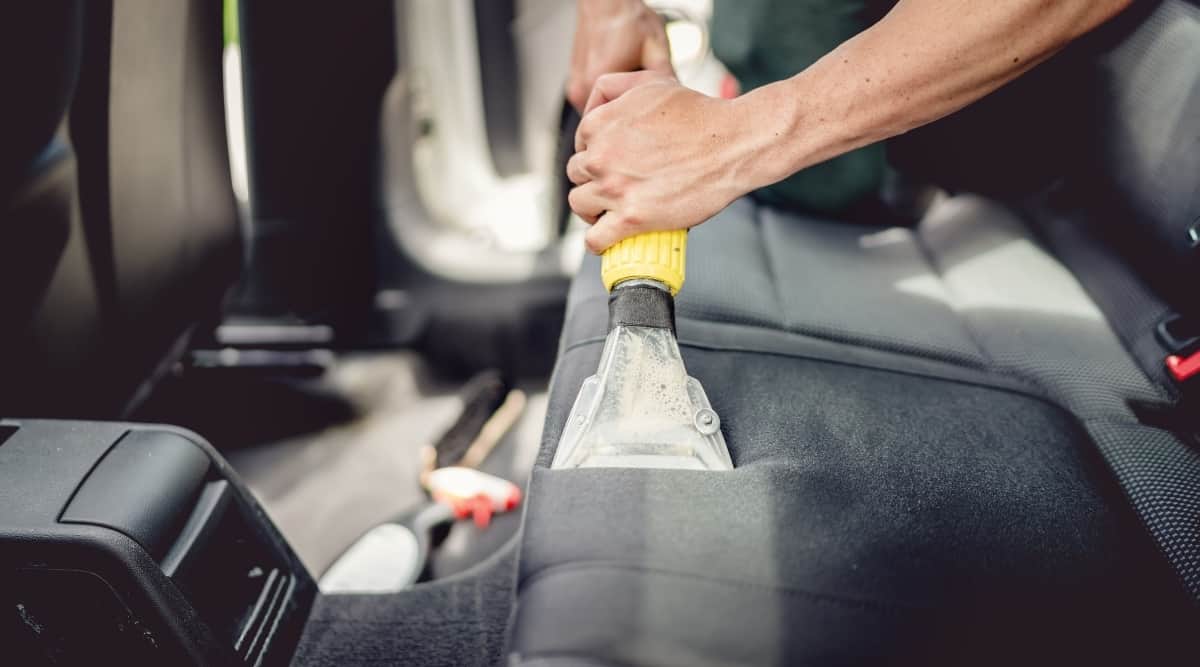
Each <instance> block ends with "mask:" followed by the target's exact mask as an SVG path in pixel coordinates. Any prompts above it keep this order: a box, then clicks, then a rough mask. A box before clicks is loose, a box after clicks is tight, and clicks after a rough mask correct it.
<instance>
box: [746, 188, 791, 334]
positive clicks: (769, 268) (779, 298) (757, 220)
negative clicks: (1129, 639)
mask: <svg viewBox="0 0 1200 667" xmlns="http://www.w3.org/2000/svg"><path fill="white" fill-rule="evenodd" d="M751 220H753V222H754V225H755V226H756V227H758V234H756V235H755V236H756V238H757V239H758V247H759V250H760V251H761V252H762V256H763V268H764V269H765V271H766V274H767V283H768V284H770V285H771V298H772V299H774V306H775V312H777V313H779V325H780V326H781V327H783V328H784V329H788V330H790V329H791V326H792V323H791V322H790V321H788V317H787V312H786V311H785V310H784V309H783V295H782V294H781V293H780V291H779V280H778V274H777V273H776V271H775V262H774V261H773V260H772V259H771V251H770V248H768V247H767V226H766V224H765V223H764V222H763V219H762V209H761V208H760V207H759V206H758V204H755V205H754V216H753V217H752V218H751Z"/></svg>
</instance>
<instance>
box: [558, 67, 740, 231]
mask: <svg viewBox="0 0 1200 667" xmlns="http://www.w3.org/2000/svg"><path fill="white" fill-rule="evenodd" d="M734 104H735V103H734V102H733V101H730V100H722V99H718V98H713V97H708V96H706V95H703V94H701V93H698V92H695V91H693V90H691V89H689V88H685V87H684V86H682V85H680V83H679V82H678V81H676V80H675V78H674V77H671V76H668V75H665V74H661V73H658V72H649V71H645V72H631V73H624V74H607V75H605V76H602V77H600V78H599V79H598V80H597V81H596V86H595V87H594V88H593V89H592V94H591V97H590V98H589V99H588V103H587V107H586V110H585V112H584V117H583V121H582V122H581V123H580V125H579V131H578V132H577V133H576V135H575V150H576V153H575V155H574V156H573V157H572V158H571V159H570V161H569V162H568V163H567V177H568V178H570V179H571V182H572V183H574V184H575V185H576V186H577V187H575V188H573V189H572V190H571V193H570V195H569V197H568V201H569V202H570V205H571V209H572V210H574V211H575V213H577V214H578V215H579V217H581V218H583V219H584V220H585V221H587V222H588V223H592V227H591V228H590V229H589V230H588V232H587V246H588V249H589V250H591V251H592V252H594V253H600V252H603V251H604V250H605V249H606V248H608V247H609V246H611V245H613V244H614V243H616V242H617V241H620V240H621V239H623V238H625V237H628V236H632V235H634V234H639V233H642V232H648V231H653V230H665V229H684V228H689V227H693V226H695V225H698V224H700V223H702V222H704V221H705V220H707V219H709V218H710V217H712V216H713V215H715V214H716V213H717V212H718V211H720V210H721V209H723V208H725V207H726V206H728V205H729V203H730V202H732V201H733V200H734V199H736V198H737V197H739V196H741V195H743V194H745V193H746V192H749V191H750V189H752V187H750V186H746V185H743V184H742V182H741V181H742V180H743V178H742V176H741V174H740V173H739V172H740V171H742V169H741V167H742V165H743V164H745V163H746V162H747V160H748V158H749V156H750V155H752V152H753V148H752V147H751V146H750V145H749V144H750V143H751V142H749V141H747V139H748V138H749V135H750V133H749V132H748V131H747V129H746V128H747V127H748V125H749V124H748V123H745V122H743V121H742V119H741V116H743V115H744V114H742V113H740V112H739V110H738V109H736V108H735V106H734Z"/></svg>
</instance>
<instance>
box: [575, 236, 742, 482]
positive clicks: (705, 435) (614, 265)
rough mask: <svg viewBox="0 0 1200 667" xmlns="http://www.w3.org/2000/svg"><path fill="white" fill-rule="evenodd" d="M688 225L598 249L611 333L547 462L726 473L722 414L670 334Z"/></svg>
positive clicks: (730, 465) (729, 464)
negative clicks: (691, 372)
mask: <svg viewBox="0 0 1200 667" xmlns="http://www.w3.org/2000/svg"><path fill="white" fill-rule="evenodd" d="M686 249H687V232H686V231H685V230H677V231H671V232H651V233H647V234H641V235H638V236H634V237H631V238H628V239H625V240H624V241H621V242H620V243H618V244H616V245H614V246H613V247H612V248H609V249H608V250H607V251H605V253H604V255H603V257H602V258H601V269H600V276H601V279H602V280H603V281H604V286H605V288H606V289H607V290H608V291H609V298H608V318H609V321H608V337H607V338H606V339H605V342H604V351H603V353H602V354H601V357H600V368H599V369H598V370H597V371H596V374H595V375H593V376H591V377H589V378H588V379H586V380H584V382H583V386H582V387H581V388H580V390H579V395H578V396H577V397H576V399H575V405H574V406H573V407H572V408H571V414H570V417H569V418H568V419H567V423H566V426H565V427H564V428H563V433H562V437H561V438H560V439H559V441H558V450H557V452H556V453H555V456H554V462H553V463H552V464H551V467H552V468H675V469H690V470H732V469H733V461H732V459H730V457H729V449H728V447H726V445H725V438H724V436H722V435H721V419H720V418H719V417H718V416H717V413H716V411H714V410H713V408H712V405H711V404H710V403H709V402H708V396H707V395H705V393H704V388H703V387H702V386H700V382H699V381H697V380H696V378H693V377H690V376H688V374H687V369H686V368H684V365H683V358H682V357H681V356H680V354H679V345H678V343H677V342H676V339H675V295H676V294H677V293H678V292H679V289H680V288H681V287H682V286H683V279H684V266H685V261H686Z"/></svg>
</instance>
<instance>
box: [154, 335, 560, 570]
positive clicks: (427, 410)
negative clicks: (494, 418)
mask: <svg viewBox="0 0 1200 667" xmlns="http://www.w3.org/2000/svg"><path fill="white" fill-rule="evenodd" d="M464 382H465V380H464V379H455V378H446V377H442V376H440V375H439V374H438V373H437V372H436V371H435V370H434V369H432V368H430V367H429V365H428V364H426V363H425V362H424V361H423V359H422V358H421V356H420V355H419V354H416V353H414V352H407V351H402V352H369V353H354V354H346V355H339V356H337V357H335V358H334V360H333V361H332V363H331V364H329V366H328V369H327V370H326V372H325V373H324V374H323V375H322V376H320V377H316V378H310V379H289V380H281V379H278V378H275V379H269V378H255V377H250V378H246V377H244V376H242V377H238V376H236V375H231V374H225V375H222V374H220V373H211V372H210V374H209V375H208V377H204V376H202V377H199V378H187V377H186V376H185V377H184V379H175V380H173V381H172V382H171V383H169V385H168V386H167V387H164V388H162V389H160V391H159V392H158V396H156V397H155V398H154V399H152V401H151V403H150V405H149V406H148V408H147V409H146V410H143V413H144V414H142V415H139V417H140V418H142V419H146V420H153V421H168V422H170V423H180V424H183V425H186V426H188V427H190V428H193V429H194V430H196V431H198V432H199V433H200V434H201V435H204V436H206V437H207V438H208V439H209V440H211V441H213V442H214V444H215V445H217V447H218V448H219V449H223V450H224V451H223V453H224V454H225V456H226V458H227V459H228V460H229V462H230V464H231V465H232V466H233V467H234V469H236V470H237V471H238V473H239V474H240V475H241V477H242V479H243V481H244V482H245V483H246V485H247V486H248V487H249V488H250V489H251V491H252V492H253V493H254V494H255V496H256V497H257V499H258V500H259V502H260V503H261V504H262V505H263V507H264V509H265V510H266V511H267V513H268V514H269V515H270V516H271V518H272V519H273V520H274V521H275V523H276V525H277V526H278V527H279V529H280V531H281V532H282V533H283V535H284V536H285V537H286V538H287V539H288V541H289V542H290V544H291V545H292V548H293V549H295V551H296V553H297V554H298V555H299V557H300V559H301V560H302V561H303V562H304V564H305V565H306V566H307V567H308V569H309V571H310V572H311V573H312V575H313V577H314V578H320V576H321V574H322V573H324V572H325V570H326V569H328V567H329V566H330V565H331V564H332V563H333V561H334V560H335V559H336V558H337V557H338V556H339V555H340V554H341V553H342V552H343V551H345V549H346V548H348V547H349V546H350V545H351V544H353V543H354V541H355V540H356V539H357V538H358V537H359V536H360V535H362V534H363V533H365V532H366V531H367V530H369V529H371V528H373V527H374V526H377V525H379V524H381V523H384V522H387V521H389V520H391V519H393V518H396V517H398V516H400V515H402V514H404V513H406V512H410V511H412V510H414V509H415V508H417V507H419V506H420V505H422V504H423V503H425V502H427V496H426V495H425V493H424V491H423V490H422V489H421V487H420V483H419V480H418V476H419V473H420V466H421V464H420V449H421V447H422V446H423V445H428V444H432V443H433V442H435V441H436V440H437V439H438V438H439V436H441V435H442V434H443V433H444V432H445V431H446V430H447V429H448V428H449V427H450V426H451V424H453V422H454V420H455V419H456V418H457V417H458V415H459V413H460V411H461V410H462V407H463V403H462V399H461V398H460V396H459V391H460V389H461V387H462V385H463V383H464ZM518 388H520V389H522V390H523V391H525V392H526V394H527V396H528V400H527V402H526V406H525V409H524V411H523V412H522V414H521V416H520V418H519V419H518V420H517V422H516V423H515V424H514V425H513V427H512V428H511V429H510V430H509V432H508V433H506V434H505V436H504V437H503V438H502V439H501V441H500V442H499V443H498V444H497V446H496V448H495V450H493V452H492V453H491V454H490V455H489V456H488V457H487V459H485V460H484V462H483V464H482V466H481V468H482V469H483V470H484V471H486V472H489V473H491V474H494V475H497V476H500V477H503V478H505V479H508V480H510V481H512V482H513V483H515V484H517V485H518V486H520V487H522V488H524V486H525V483H526V482H527V480H528V475H529V470H530V469H531V468H532V466H533V461H534V458H535V457H536V455H537V448H538V439H539V437H540V435H541V429H542V421H543V419H544V416H545V410H546V394H545V382H544V381H524V382H522V383H519V384H518ZM187 406H202V407H195V408H193V409H191V410H188V409H187ZM184 413H186V414H184ZM231 413H232V415H231ZM218 415H221V416H223V417H224V419H223V420H221V421H220V422H219V423H220V427H219V430H218V426H217V425H216V423H214V424H213V426H211V427H210V426H209V423H210V422H213V421H214V420H216V419H217V418H218ZM214 431H215V432H214ZM223 445H228V446H223ZM519 526H520V513H519V512H514V513H510V514H507V515H500V516H497V517H495V519H494V520H493V521H492V524H491V525H490V526H489V527H488V528H486V529H480V528H478V527H476V526H475V525H474V524H473V523H471V522H459V523H457V524H455V526H454V527H453V528H452V529H451V531H450V533H449V535H447V537H446V538H445V540H444V541H443V542H442V543H441V545H440V546H439V548H438V549H437V550H436V551H435V552H434V554H433V556H432V558H431V562H430V570H431V573H432V574H433V576H434V577H436V578H442V577H446V576H450V575H453V574H456V573H458V572H462V571H464V570H466V569H468V568H470V567H472V566H473V565H476V564H478V563H480V562H482V561H484V560H486V559H487V558H488V557H489V556H491V555H492V554H494V553H495V552H497V551H498V550H499V549H500V547H501V546H503V545H504V544H505V543H507V542H508V541H509V540H510V539H511V538H512V537H513V536H514V535H515V534H516V532H517V530H518V529H519Z"/></svg>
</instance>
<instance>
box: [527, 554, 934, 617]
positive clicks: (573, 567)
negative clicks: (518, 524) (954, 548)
mask: <svg viewBox="0 0 1200 667" xmlns="http://www.w3.org/2000/svg"><path fill="white" fill-rule="evenodd" d="M580 570H609V571H625V572H639V573H644V574H655V575H661V576H665V577H674V578H676V579H688V580H693V581H699V582H704V583H714V584H719V585H721V586H727V587H734V588H753V589H756V590H760V591H763V592H765V593H769V594H777V595H782V596H785V597H795V598H802V599H806V600H810V601H813V602H820V603H824V604H829V605H835V606H842V607H846V608H851V609H865V610H869V611H875V612H881V613H888V614H897V613H909V612H913V611H925V610H926V609H928V608H927V607H924V606H920V605H914V604H904V603H894V602H884V601H882V600H873V599H869V598H853V597H847V596H842V595H835V594H832V593H818V592H816V591H810V590H805V589H803V588H797V587H795V586H777V585H770V584H764V583H762V582H759V581H748V580H737V579H729V578H725V577H711V576H701V575H698V574H694V573H691V572H679V571H675V570H668V569H665V568H658V567H652V566H648V565H640V564H634V563H620V562H615V561H609V560H579V561H572V562H570V563H556V564H554V565H548V566H545V567H542V568H539V569H538V570H536V571H534V572H532V573H530V574H529V575H526V576H523V577H522V578H521V581H520V583H519V585H518V587H517V593H518V596H519V595H520V594H521V593H522V592H523V591H525V590H526V589H527V588H528V587H529V586H531V585H532V584H534V583H536V582H537V581H539V580H541V579H545V578H547V577H550V576H552V575H557V574H562V573H564V572H570V571H580Z"/></svg>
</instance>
